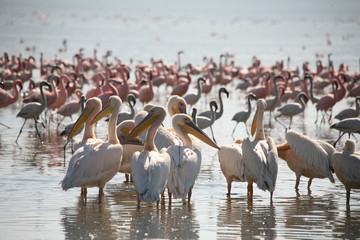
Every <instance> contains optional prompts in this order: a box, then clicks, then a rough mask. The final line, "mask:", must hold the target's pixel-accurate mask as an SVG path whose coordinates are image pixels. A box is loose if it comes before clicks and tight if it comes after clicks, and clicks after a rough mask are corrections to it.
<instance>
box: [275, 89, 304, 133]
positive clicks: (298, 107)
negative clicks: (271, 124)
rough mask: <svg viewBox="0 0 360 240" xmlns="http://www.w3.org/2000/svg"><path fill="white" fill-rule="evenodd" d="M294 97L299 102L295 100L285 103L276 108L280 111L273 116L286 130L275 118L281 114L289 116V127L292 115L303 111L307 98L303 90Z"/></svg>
mask: <svg viewBox="0 0 360 240" xmlns="http://www.w3.org/2000/svg"><path fill="white" fill-rule="evenodd" d="M296 98H297V99H298V101H299V103H297V102H294V103H287V104H285V105H283V106H281V107H280V108H278V109H277V110H278V111H279V112H280V113H279V114H278V115H277V116H275V120H276V121H277V122H279V123H280V125H282V126H283V127H284V128H285V129H286V130H287V128H286V126H285V125H283V124H282V123H281V122H280V121H279V120H277V118H278V117H281V116H286V117H290V123H289V129H290V128H291V123H292V118H293V116H295V115H297V114H300V113H302V112H304V110H305V104H306V101H307V100H308V97H307V96H306V95H305V93H303V92H301V93H299V94H298V95H297V97H296Z"/></svg>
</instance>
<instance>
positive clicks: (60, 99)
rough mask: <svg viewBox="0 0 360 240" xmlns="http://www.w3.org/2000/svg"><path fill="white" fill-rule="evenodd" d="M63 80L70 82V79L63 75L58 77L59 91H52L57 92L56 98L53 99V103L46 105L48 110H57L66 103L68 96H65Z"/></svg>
mask: <svg viewBox="0 0 360 240" xmlns="http://www.w3.org/2000/svg"><path fill="white" fill-rule="evenodd" d="M65 80H67V81H70V78H69V77H68V76H66V75H65V74H62V75H61V76H60V81H59V84H58V86H59V90H57V89H55V90H54V91H57V95H56V98H55V100H54V102H52V103H48V105H47V108H48V109H55V108H59V107H61V106H62V105H64V103H65V102H66V99H67V97H68V94H67V91H66V88H65V84H64V81H65ZM79 109H80V108H79Z"/></svg>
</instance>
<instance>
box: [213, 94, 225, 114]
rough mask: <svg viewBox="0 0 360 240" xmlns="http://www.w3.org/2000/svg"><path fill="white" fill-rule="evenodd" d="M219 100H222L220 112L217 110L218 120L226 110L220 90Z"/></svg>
mask: <svg viewBox="0 0 360 240" xmlns="http://www.w3.org/2000/svg"><path fill="white" fill-rule="evenodd" d="M219 102H220V109H219V111H218V112H215V115H216V120H217V119H219V118H220V117H221V116H222V115H223V112H224V109H223V101H222V97H221V92H219Z"/></svg>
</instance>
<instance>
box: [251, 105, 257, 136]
mask: <svg viewBox="0 0 360 240" xmlns="http://www.w3.org/2000/svg"><path fill="white" fill-rule="evenodd" d="M258 114H259V110H258V109H256V112H255V115H254V118H253V121H252V124H251V136H254V134H255V132H256V120H257V116H258Z"/></svg>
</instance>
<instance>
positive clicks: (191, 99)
mask: <svg viewBox="0 0 360 240" xmlns="http://www.w3.org/2000/svg"><path fill="white" fill-rule="evenodd" d="M201 82H203V83H205V82H206V81H205V79H204V78H202V77H199V78H198V80H197V94H194V93H189V94H186V95H185V96H184V100H185V102H186V103H187V104H188V105H189V106H190V108H191V107H192V106H193V105H195V104H196V103H197V102H198V101H199V99H200V97H201V88H202V87H201V84H200V83H201Z"/></svg>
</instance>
